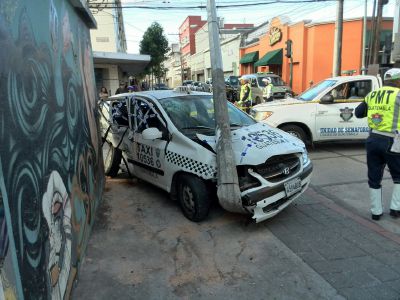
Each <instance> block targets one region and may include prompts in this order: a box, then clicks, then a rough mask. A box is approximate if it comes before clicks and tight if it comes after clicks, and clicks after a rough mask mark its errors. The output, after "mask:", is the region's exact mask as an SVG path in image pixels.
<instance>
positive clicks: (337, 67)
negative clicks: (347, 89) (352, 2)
mask: <svg viewBox="0 0 400 300" xmlns="http://www.w3.org/2000/svg"><path fill="white" fill-rule="evenodd" d="M342 36H343V0H338V2H337V13H336V23H335V44H334V49H333V71H332V74H333V76H340V73H341V68H342Z"/></svg>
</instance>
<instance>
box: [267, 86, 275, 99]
mask: <svg viewBox="0 0 400 300" xmlns="http://www.w3.org/2000/svg"><path fill="white" fill-rule="evenodd" d="M273 87H274V85H273V84H272V83H268V84H267V86H266V87H265V94H266V96H267V98H270V97H272V88H273Z"/></svg>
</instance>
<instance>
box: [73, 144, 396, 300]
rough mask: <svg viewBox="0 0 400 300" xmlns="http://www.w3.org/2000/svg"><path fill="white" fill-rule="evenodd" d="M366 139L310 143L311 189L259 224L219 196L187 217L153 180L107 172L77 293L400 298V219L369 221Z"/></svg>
mask: <svg viewBox="0 0 400 300" xmlns="http://www.w3.org/2000/svg"><path fill="white" fill-rule="evenodd" d="M364 153H365V152H364V149H363V145H362V144H323V145H318V146H316V147H315V149H313V150H310V155H311V158H312V159H313V163H314V167H315V169H314V175H313V179H312V185H311V186H310V188H309V190H308V191H307V192H306V193H305V194H304V195H303V196H302V197H301V198H300V199H298V200H297V202H296V204H295V205H292V206H290V207H288V208H287V209H286V210H285V211H283V212H282V213H281V214H279V215H278V216H276V217H274V218H273V219H271V220H267V221H265V222H262V223H260V224H254V223H252V222H251V221H250V220H249V218H248V217H246V216H242V215H235V214H231V213H227V212H225V211H224V210H222V209H221V208H220V207H219V206H218V205H217V204H216V205H214V207H213V208H212V211H211V214H210V217H209V219H208V220H207V221H205V222H203V223H200V224H196V223H192V222H190V221H188V220H187V219H186V218H185V217H184V216H183V215H182V214H181V212H180V209H179V207H178V205H177V203H175V202H172V201H171V200H169V199H168V195H167V194H166V193H164V192H163V191H160V190H158V189H155V188H153V187H152V186H150V185H149V184H146V183H143V182H140V181H137V180H129V179H127V178H126V177H124V176H123V175H121V177H120V178H117V179H109V180H108V182H107V186H106V193H105V199H104V202H103V204H102V206H101V207H100V210H99V211H98V215H97V220H96V224H95V228H94V231H93V234H92V236H91V239H90V241H89V246H88V250H87V255H86V258H85V261H84V263H83V265H82V269H81V273H80V275H79V281H78V284H77V288H76V290H75V292H74V298H76V299H111V298H114V299H229V298H231V299H343V298H347V299H400V220H393V219H391V218H390V217H389V216H388V214H387V211H388V202H389V199H390V195H391V187H392V183H391V182H390V180H389V179H388V178H389V174H388V173H387V174H385V178H386V179H385V182H384V198H385V202H386V206H385V212H386V215H384V217H383V219H381V221H379V222H372V221H370V213H369V201H368V188H367V184H366V164H365V154H364Z"/></svg>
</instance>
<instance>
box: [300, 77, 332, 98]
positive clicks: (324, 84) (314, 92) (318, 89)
mask: <svg viewBox="0 0 400 300" xmlns="http://www.w3.org/2000/svg"><path fill="white" fill-rule="evenodd" d="M336 82H337V80H324V81H321V82H319V83H317V84H316V85H315V86H313V87H311V88H309V89H308V90H306V91H305V92H304V93H302V94H301V95H299V97H298V98H297V99H299V100H303V101H312V100H314V99H315V98H316V97H317V96H318V95H319V94H320V93H322V92H323V91H324V90H325V89H326V88H328V87H330V86H334V85H335V84H336Z"/></svg>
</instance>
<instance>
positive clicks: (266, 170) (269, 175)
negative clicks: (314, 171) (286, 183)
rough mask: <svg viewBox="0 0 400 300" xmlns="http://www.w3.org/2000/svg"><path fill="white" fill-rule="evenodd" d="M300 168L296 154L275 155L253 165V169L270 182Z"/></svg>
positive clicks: (285, 176) (287, 175) (284, 177)
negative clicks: (259, 163)
mask: <svg viewBox="0 0 400 300" xmlns="http://www.w3.org/2000/svg"><path fill="white" fill-rule="evenodd" d="M299 170H300V159H299V157H298V156H297V155H296V154H285V155H276V156H272V157H271V158H269V159H268V160H267V161H266V162H265V163H263V164H261V165H258V166H255V167H254V171H255V172H257V173H258V174H260V175H261V176H262V177H264V178H265V179H266V180H268V181H270V182H279V181H282V180H285V179H286V178H288V177H291V176H293V174H295V173H297V172H298V171H299Z"/></svg>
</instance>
